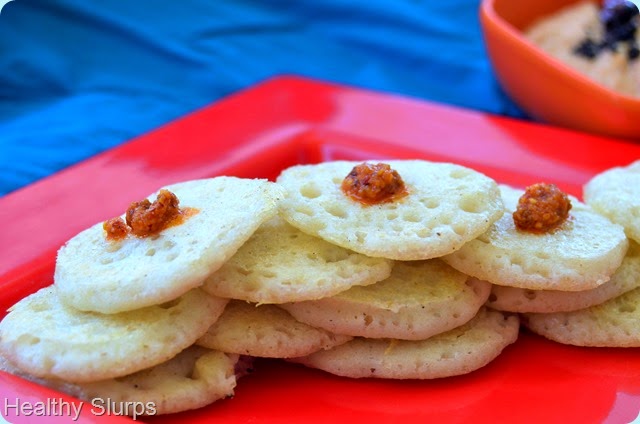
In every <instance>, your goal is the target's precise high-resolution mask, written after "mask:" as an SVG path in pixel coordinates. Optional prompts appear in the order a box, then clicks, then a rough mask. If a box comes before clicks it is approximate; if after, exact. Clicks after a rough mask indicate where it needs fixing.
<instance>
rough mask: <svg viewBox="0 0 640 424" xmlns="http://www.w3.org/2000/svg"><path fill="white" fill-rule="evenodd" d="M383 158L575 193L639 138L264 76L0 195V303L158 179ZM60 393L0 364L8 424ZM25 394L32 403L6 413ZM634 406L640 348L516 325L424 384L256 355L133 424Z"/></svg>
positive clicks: (584, 416)
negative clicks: (174, 411)
mask: <svg viewBox="0 0 640 424" xmlns="http://www.w3.org/2000/svg"><path fill="white" fill-rule="evenodd" d="M391 157H393V158H425V159H430V160H436V161H452V162H456V163H459V164H463V165H466V166H470V167H473V168H475V169H476V170H479V171H481V172H484V173H486V174H487V175H489V176H491V177H493V178H495V179H496V180H498V181H499V182H503V183H509V184H512V185H518V186H525V185H528V184H531V183H534V182H539V181H542V180H544V181H547V182H553V183H556V184H557V185H559V186H560V187H561V188H563V189H564V190H566V191H568V192H570V193H572V194H574V195H577V196H580V194H581V186H582V184H584V183H585V182H586V181H587V180H588V179H589V178H590V177H591V176H593V175H594V174H595V173H597V172H600V171H602V170H604V169H607V168H609V167H612V166H616V165H626V164H628V163H629V162H631V161H633V160H636V159H638V158H640V145H638V144H631V143H626V142H622V141H616V140H611V139H606V138H601V137H596V136H590V135H585V134H580V133H575V132H570V131H566V130H559V129H555V128H550V127H544V126H539V125H534V124H530V123H526V122H520V121H515V120H511V119H506V118H501V117H495V116H488V115H485V114H480V113H476V112H470V111H465V110H460V109H456V108H452V107H447V106H442V105H435V104H430V103H425V102H419V101H416V100H411V99H407V98H402V97H397V96H391V95H385V94H379V93H373V92H368V91H363V90H358V89H353V88H347V87H341V86H336V85H330V84H325V83H321V82H315V81H310V80H305V79H300V78H293V77H282V78H277V79H273V80H270V81H267V82H265V83H263V84H260V85H258V86H256V87H254V88H251V89H249V90H247V91H244V92H241V93H238V94H236V95H234V96H231V97H228V98H226V99H224V100H223V101H221V102H218V103H216V104H214V105H211V106H209V107H206V108H204V109H202V110H200V111H197V112H195V113H193V114H191V115H189V116H187V117H185V118H183V119H180V120H178V121H175V122H173V123H170V124H168V125H166V126H164V127H162V128H160V129H158V130H156V131H153V132H151V133H149V134H146V135H144V136H142V137H139V138H137V139H135V140H132V141H131V142H129V143H126V144H124V145H122V146H120V147H118V148H116V149H113V150H110V151H108V152H105V153H104V154H101V155H98V156H96V157H94V158H92V159H90V160H87V161H85V162H82V163H80V164H78V165H76V166H73V167H71V168H70V169H67V170H65V171H64V172H60V173H58V174H56V175H53V176H51V177H49V178H47V179H44V180H42V181H40V182H38V183H36V184H33V185H31V186H29V187H26V188H25V189H23V190H19V191H17V192H14V193H12V194H10V195H8V196H5V197H3V198H1V199H0V234H2V236H1V237H0V252H2V255H1V258H2V262H1V263H0V288H1V291H0V310H5V309H6V308H8V307H9V306H10V305H12V304H13V303H15V302H16V301H17V300H18V299H20V298H22V297H24V296H25V295H27V294H29V293H32V292H34V291H35V290H37V289H38V288H40V287H43V286H46V285H49V284H51V282H52V275H53V268H54V261H55V252H56V250H57V249H58V247H59V246H60V245H61V244H62V243H64V242H65V241H66V240H67V239H69V238H70V237H72V236H73V235H75V234H76V233H78V232H79V231H80V230H82V229H84V228H86V227H88V226H90V225H91V224H94V223H95V222H99V221H101V220H104V219H105V218H108V217H112V216H114V215H117V214H119V213H121V211H122V210H124V209H125V208H126V207H127V206H128V204H129V202H130V201H131V200H134V199H137V198H140V197H143V196H146V195H147V194H148V193H150V192H153V191H154V190H156V189H157V188H159V187H160V186H162V185H165V184H168V183H173V182H177V181H181V180H188V179H194V178H202V177H211V176H215V175H235V176H240V177H267V178H272V179H273V178H275V176H277V175H278V173H279V172H280V170H282V169H283V168H285V167H288V166H291V165H294V164H298V163H309V162H319V161H325V160H334V159H353V160H364V159H379V158H391ZM61 399H63V400H65V401H67V400H70V398H68V397H66V396H64V395H61V394H60V393H56V392H52V391H49V390H46V389H44V388H42V387H39V386H37V385H34V384H31V383H28V382H25V381H23V380H21V379H18V378H16V377H13V376H11V375H8V374H4V373H0V414H4V415H6V416H7V419H8V420H9V421H10V422H14V423H20V422H28V421H29V420H33V418H34V417H35V416H39V415H41V414H43V413H45V412H47V413H48V416H49V418H48V419H47V420H46V422H71V421H72V417H71V415H73V414H72V412H73V411H72V410H69V408H67V409H64V408H60V407H57V406H56V405H60V400H61ZM1 402H4V403H1ZM39 402H40V403H39ZM56 402H57V403H56ZM27 403H29V405H27V406H26V407H25V408H28V407H29V406H32V407H34V408H36V409H33V410H29V409H26V410H24V409H23V410H19V409H17V408H16V407H15V405H18V404H20V405H24V404H27ZM44 406H47V407H48V411H45V410H44V409H37V408H44ZM113 412H118V411H113ZM639 412H640V350H639V349H596V348H591V349H588V348H577V347H571V346H562V345H559V344H555V343H552V342H549V341H546V340H544V339H542V338H539V337H536V336H533V335H530V334H526V333H523V334H522V336H521V337H520V339H519V340H518V341H517V342H516V343H515V344H514V345H512V346H510V347H508V348H507V349H506V350H505V351H504V352H503V354H502V355H500V356H499V357H498V358H497V359H496V360H495V361H494V362H492V363H491V364H489V365H488V366H486V367H485V368H483V369H481V370H478V371H476V372H473V373H471V374H469V375H466V376H460V377H453V378H447V379H441V380H435V381H381V380H372V379H366V380H349V379H345V378H339V377H335V376H331V375H328V374H325V373H323V372H320V371H316V370H311V369H306V368H303V367H301V366H297V365H291V364H287V363H283V362H278V361H272V360H263V361H259V362H258V363H257V364H256V372H255V373H254V374H252V375H250V376H248V377H245V378H243V379H242V380H240V382H239V385H238V387H237V389H236V396H235V397H234V398H233V399H227V400H224V401H220V402H217V403H215V404H214V405H211V406H210V407H207V408H203V409H201V410H198V411H193V412H188V413H183V414H178V416H167V417H154V418H150V419H148V420H147V421H149V422H156V423H161V422H162V423H165V422H166V423H169V422H176V421H178V420H179V421H180V422H181V421H183V420H188V421H189V422H192V423H205V422H214V423H216V424H222V423H249V422H250V423H282V422H293V423H299V422H306V423H323V424H324V423H326V422H332V423H336V424H337V423H348V424H351V423H353V422H372V423H374V422H375V423H383V422H389V423H390V422H404V423H410V422H411V423H413V422H416V423H426V422H465V423H466V422H470V421H473V422H478V423H479V422H500V421H504V422H517V423H526V422H530V423H540V422H545V423H547V424H549V423H552V422H553V423H555V422H557V423H568V422H575V423H601V422H610V423H628V422H630V421H633V420H634V419H635V418H636V417H638V414H639ZM16 415H19V416H16ZM121 420H122V421H125V420H127V419H123V418H121V417H118V416H115V415H110V414H108V411H107V410H106V409H105V408H104V407H99V408H93V409H92V408H91V405H89V404H84V405H83V409H82V414H81V416H80V422H84V423H89V422H95V423H115V422H119V421H121Z"/></svg>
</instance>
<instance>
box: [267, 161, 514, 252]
mask: <svg viewBox="0 0 640 424" xmlns="http://www.w3.org/2000/svg"><path fill="white" fill-rule="evenodd" d="M360 163H361V162H350V161H335V162H325V163H320V164H316V165H299V166H294V167H291V168H288V169H285V170H284V171H283V172H282V173H281V174H280V176H279V177H278V179H277V182H278V183H280V184H281V185H283V186H284V188H285V189H286V190H287V197H286V198H285V200H284V201H283V203H282V207H281V213H282V215H283V217H284V218H285V219H286V220H287V221H288V222H289V223H290V224H291V225H293V226H295V227H297V228H300V229H301V230H302V231H304V232H306V233H308V234H312V235H315V236H318V237H321V238H323V239H325V240H327V241H329V242H331V243H334V244H337V245H339V246H342V247H345V248H347V249H351V250H353V251H356V252H359V253H363V254H365V255H368V256H373V257H384V258H390V259H396V260H418V259H430V258H434V257H438V256H442V255H444V254H447V253H451V252H453V251H455V250H457V249H459V248H460V247H461V246H462V245H463V244H464V243H465V242H467V241H469V240H471V239H473V238H475V237H477V236H478V235H480V234H482V233H483V232H484V231H485V230H486V229H487V228H488V227H489V225H491V223H493V222H494V221H495V220H496V219H498V218H499V217H500V215H502V212H503V207H502V202H501V200H500V194H499V191H498V188H497V184H496V183H495V181H493V180H492V179H490V178H489V177H487V176H485V175H483V174H480V173H479V172H476V171H474V170H471V169H469V168H465V167H462V166H460V165H454V164H450V163H434V162H427V161H423V160H404V161H403V160H397V161H384V163H387V164H389V165H390V166H391V168H392V169H394V170H396V171H397V172H398V173H399V174H400V176H401V178H402V179H403V180H404V182H405V185H406V187H407V189H408V192H409V194H408V195H407V196H404V197H402V198H400V199H398V200H396V201H393V202H389V203H382V204H375V205H368V206H367V205H362V204H361V203H359V202H356V201H354V200H352V199H351V198H349V197H347V196H346V195H345V194H344V193H343V192H342V190H341V184H342V181H343V180H344V178H345V177H346V176H347V175H348V174H349V173H350V172H351V170H352V169H353V167H354V166H356V165H358V164H360Z"/></svg>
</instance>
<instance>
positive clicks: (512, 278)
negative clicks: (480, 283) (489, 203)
mask: <svg viewBox="0 0 640 424" xmlns="http://www.w3.org/2000/svg"><path fill="white" fill-rule="evenodd" d="M500 189H501V191H502V197H503V201H504V204H505V207H506V208H507V212H506V213H505V214H504V215H503V216H502V218H500V219H499V220H498V221H497V222H496V223H495V224H493V225H492V226H491V228H490V229H489V230H488V231H487V232H486V233H485V234H483V235H482V236H480V237H478V238H477V239H476V240H472V241H470V242H469V243H467V244H466V245H465V246H464V247H463V248H462V249H460V250H458V251H457V252H454V253H452V254H451V255H447V256H445V257H443V258H442V259H443V260H444V261H445V262H447V263H448V264H450V265H451V266H453V267H454V268H456V269H458V270H459V271H461V272H464V273H465V274H468V275H472V276H474V277H476V278H479V279H481V280H486V281H489V282H490V283H493V284H497V285H501V286H509V287H520V288H524V289H532V290H564V291H579V290H589V289H593V288H595V287H598V286H600V285H601V284H603V283H605V282H606V281H608V280H609V279H610V277H611V275H612V274H613V273H614V272H615V270H616V269H617V268H618V267H619V266H620V264H621V262H622V259H623V257H624V255H625V253H626V251H627V248H628V245H629V243H628V240H627V238H626V236H625V234H624V231H623V229H622V227H620V226H619V225H616V224H613V223H612V222H611V221H609V220H608V219H606V218H605V217H603V216H602V215H599V214H597V213H596V212H595V211H593V210H592V209H591V208H589V207H588V206H587V205H585V204H584V203H581V202H579V201H578V200H577V199H575V198H571V204H572V206H573V207H572V209H571V211H570V218H569V219H568V220H567V221H565V222H564V223H563V224H561V225H560V227H558V228H557V229H555V230H553V231H551V232H547V233H543V234H534V233H529V232H524V231H520V230H518V229H517V228H516V226H515V224H514V222H513V215H512V212H513V211H515V210H516V205H517V203H518V199H519V198H520V196H521V195H522V194H523V192H524V191H523V190H519V189H514V188H511V187H507V186H500Z"/></svg>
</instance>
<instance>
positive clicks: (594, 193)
mask: <svg viewBox="0 0 640 424" xmlns="http://www.w3.org/2000/svg"><path fill="white" fill-rule="evenodd" d="M583 196H584V201H585V203H587V204H588V205H589V206H591V207H592V208H593V209H595V210H596V211H597V212H599V213H601V214H602V215H604V216H606V217H607V218H609V219H610V220H611V221H613V222H615V223H616V224H619V225H622V226H623V227H624V229H625V231H626V233H627V236H628V237H629V238H631V239H633V240H635V241H637V242H639V243H640V160H637V161H635V162H633V163H632V164H630V165H628V166H626V167H616V168H611V169H609V170H607V171H605V172H602V173H600V174H598V175H596V176H595V177H593V178H592V179H591V180H590V181H588V182H587V184H585V186H584V194H583Z"/></svg>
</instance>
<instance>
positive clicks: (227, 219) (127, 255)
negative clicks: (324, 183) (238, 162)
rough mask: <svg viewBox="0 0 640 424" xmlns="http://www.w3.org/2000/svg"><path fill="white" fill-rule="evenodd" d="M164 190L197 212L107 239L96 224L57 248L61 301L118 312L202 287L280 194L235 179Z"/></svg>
mask: <svg viewBox="0 0 640 424" xmlns="http://www.w3.org/2000/svg"><path fill="white" fill-rule="evenodd" d="M166 188H167V189H168V190H170V191H171V192H173V193H174V194H175V195H176V196H177V197H178V199H179V201H180V207H181V208H195V209H197V210H198V213H196V214H195V215H193V216H190V217H189V218H187V219H186V220H185V222H184V223H182V224H180V225H176V226H172V227H169V228H166V229H164V230H163V231H161V232H160V233H159V234H158V235H156V236H150V237H135V236H128V237H127V238H125V239H124V240H120V241H117V240H107V239H106V236H105V231H104V230H103V228H102V223H98V224H96V225H94V226H93V227H91V228H89V229H87V230H85V231H83V232H81V233H80V234H78V235H76V236H75V237H73V238H72V239H71V240H69V241H68V242H67V243H66V244H65V245H64V246H63V247H62V248H61V249H60V250H59V252H58V258H57V262H56V270H55V275H54V281H55V284H56V286H57V287H58V289H59V291H60V296H61V298H62V300H63V301H64V302H65V303H67V304H68V305H70V306H73V307H75V308H77V309H80V310H84V311H95V312H102V313H117V312H123V311H128V310H133V309H138V308H142V307H145V306H150V305H156V304H159V303H164V302H167V301H169V300H172V299H175V298H176V297H179V296H180V295H182V294H184V293H186V292H187V291H188V290H190V289H192V288H195V287H198V286H200V285H201V284H202V282H203V281H204V279H205V278H206V277H207V276H208V275H209V274H211V273H212V272H213V271H215V270H217V269H218V268H219V267H220V266H222V264H223V263H224V262H225V261H226V260H227V259H229V258H230V257H231V256H232V255H233V254H234V253H235V252H236V250H238V248H239V247H240V246H241V245H242V244H243V243H244V242H245V241H246V240H247V239H248V238H249V237H250V236H251V234H252V233H253V232H254V231H255V230H256V229H257V228H258V227H259V226H260V224H262V223H263V222H264V221H266V220H268V219H270V218H271V217H273V216H274V215H275V214H276V213H277V202H278V200H279V198H280V197H281V196H282V194H283V192H282V189H281V188H280V187H278V186H277V185H276V184H274V183H271V182H268V181H266V180H251V179H241V178H234V177H217V178H210V179H205V180H194V181H188V182H184V183H178V184H175V185H171V186H168V187H166ZM155 198H156V195H155V194H154V195H151V196H149V200H150V201H154V200H155Z"/></svg>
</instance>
